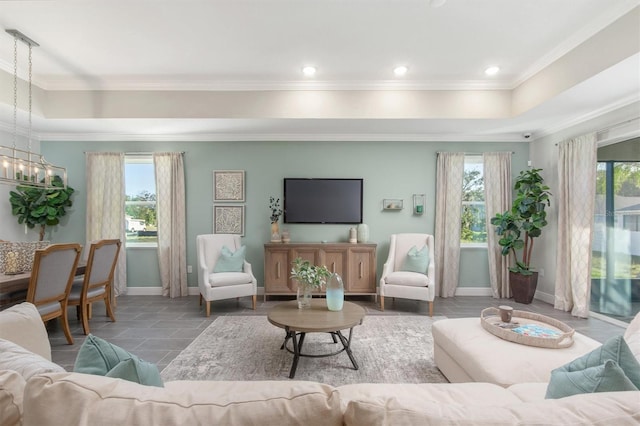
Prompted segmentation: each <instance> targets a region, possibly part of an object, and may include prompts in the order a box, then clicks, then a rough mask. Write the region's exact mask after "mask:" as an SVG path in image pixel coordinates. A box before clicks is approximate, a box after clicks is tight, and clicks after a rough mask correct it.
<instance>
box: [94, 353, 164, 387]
mask: <svg viewBox="0 0 640 426" xmlns="http://www.w3.org/2000/svg"><path fill="white" fill-rule="evenodd" d="M106 377H114V378H116V379H124V380H128V381H130V382H136V383H140V384H143V385H148V386H157V387H159V388H161V387H164V384H163V383H162V379H161V378H160V373H158V367H156V366H155V365H154V364H151V363H150V362H146V361H142V360H141V359H139V358H129V359H125V360H124V361H120V362H119V363H118V364H117V365H116V366H115V367H113V368H112V369H111V370H110V371H109V372H108V373H107V374H106Z"/></svg>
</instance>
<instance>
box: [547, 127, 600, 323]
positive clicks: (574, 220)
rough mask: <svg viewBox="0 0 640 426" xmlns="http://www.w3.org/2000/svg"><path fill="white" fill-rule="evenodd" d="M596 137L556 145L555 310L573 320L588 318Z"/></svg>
mask: <svg viewBox="0 0 640 426" xmlns="http://www.w3.org/2000/svg"><path fill="white" fill-rule="evenodd" d="M597 159H598V157H597V144H596V134H595V133H592V134H588V135H585V136H580V137H578V138H575V139H570V140H566V141H563V142H561V143H560V144H559V159H558V175H559V176H558V195H557V197H555V199H556V200H557V201H556V202H557V203H558V254H557V269H556V290H555V304H554V305H555V308H556V309H561V310H563V311H569V310H570V311H571V314H572V315H574V316H576V317H581V318H587V317H588V316H589V299H590V297H591V241H592V233H593V221H594V218H593V216H594V208H595V194H596V167H597V161H598V160H597Z"/></svg>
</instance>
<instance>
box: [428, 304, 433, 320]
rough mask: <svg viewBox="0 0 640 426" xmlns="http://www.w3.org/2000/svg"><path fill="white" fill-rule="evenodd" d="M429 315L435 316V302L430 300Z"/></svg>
mask: <svg viewBox="0 0 640 426" xmlns="http://www.w3.org/2000/svg"><path fill="white" fill-rule="evenodd" d="M429 316H430V317H433V302H429Z"/></svg>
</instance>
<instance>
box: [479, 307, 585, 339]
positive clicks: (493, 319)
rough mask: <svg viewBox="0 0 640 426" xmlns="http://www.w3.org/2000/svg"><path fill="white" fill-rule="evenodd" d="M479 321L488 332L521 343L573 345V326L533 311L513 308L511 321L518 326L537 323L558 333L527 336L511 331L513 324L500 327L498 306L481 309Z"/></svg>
mask: <svg viewBox="0 0 640 426" xmlns="http://www.w3.org/2000/svg"><path fill="white" fill-rule="evenodd" d="M480 323H481V324H482V327H483V328H484V329H485V330H487V331H488V332H489V333H491V334H493V335H495V336H498V337H499V338H501V339H504V340H508V341H509V342H514V343H519V344H521V345H527V346H538V347H540V348H550V349H562V348H568V347H569V346H571V345H573V333H574V332H575V330H574V329H573V328H571V327H569V326H568V325H567V324H565V323H563V322H562V321H558V320H557V319H554V318H551V317H548V316H545V315H541V314H536V313H533V312H527V311H516V310H514V311H513V315H512V318H511V323H513V324H515V323H517V324H518V325H520V326H535V325H539V326H542V327H545V328H547V329H551V330H554V331H556V332H557V333H558V334H557V335H555V336H550V337H539V336H527V335H524V334H520V333H517V332H515V331H513V330H512V328H513V325H511V326H510V328H503V327H500V324H501V325H505V323H503V322H502V320H501V319H500V310H499V309H498V308H486V309H483V310H482V313H481V314H480ZM505 326H506V325H505Z"/></svg>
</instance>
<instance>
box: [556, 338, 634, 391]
mask: <svg viewBox="0 0 640 426" xmlns="http://www.w3.org/2000/svg"><path fill="white" fill-rule="evenodd" d="M608 359H610V360H613V361H615V362H616V363H617V364H618V365H619V366H620V368H622V371H624V374H626V375H627V377H628V378H629V380H631V383H633V384H634V385H635V387H637V388H640V363H638V360H637V359H636V357H635V356H634V355H633V352H631V349H629V346H628V345H627V342H626V341H625V340H624V337H622V336H616V337H612V338H610V339H609V340H607V341H606V342H604V344H603V345H602V346H600V347H598V348H596V349H594V350H593V351H591V352H589V353H588V354H585V355H582V356H581V357H580V358H576V359H574V360H573V361H571V362H570V363H568V364H566V365H563V366H562V367H560V368H558V370H563V371H579V370H584V369H585V368H589V367H595V366H597V365H602V364H604V362H605V361H606V360H608Z"/></svg>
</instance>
